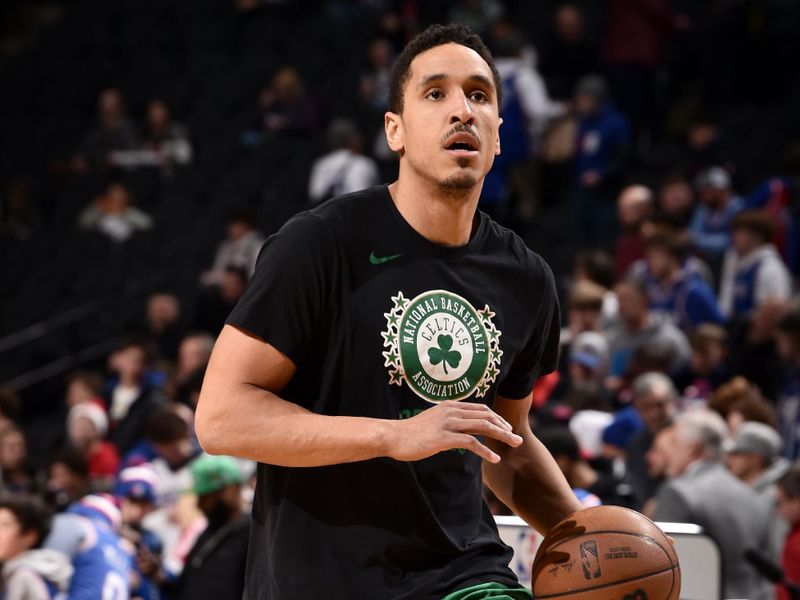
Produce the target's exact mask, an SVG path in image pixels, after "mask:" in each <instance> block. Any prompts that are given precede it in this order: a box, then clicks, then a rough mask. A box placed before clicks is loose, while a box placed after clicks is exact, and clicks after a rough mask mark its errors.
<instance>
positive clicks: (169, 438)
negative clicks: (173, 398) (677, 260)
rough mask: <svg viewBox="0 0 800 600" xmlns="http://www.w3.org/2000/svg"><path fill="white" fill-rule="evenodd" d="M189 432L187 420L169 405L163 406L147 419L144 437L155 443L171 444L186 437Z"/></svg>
mask: <svg viewBox="0 0 800 600" xmlns="http://www.w3.org/2000/svg"><path fill="white" fill-rule="evenodd" d="M188 434H189V426H188V425H187V424H186V421H184V420H183V419H182V418H181V417H180V416H178V415H176V414H175V413H174V412H173V411H171V410H170V409H169V407H166V406H161V407H159V408H158V409H156V410H155V411H153V413H152V414H151V415H150V417H149V418H148V419H147V423H146V425H145V434H144V437H145V439H146V440H149V441H151V442H153V443H154V444H170V443H172V442H177V441H179V440H183V439H185V438H186V436H187V435H188Z"/></svg>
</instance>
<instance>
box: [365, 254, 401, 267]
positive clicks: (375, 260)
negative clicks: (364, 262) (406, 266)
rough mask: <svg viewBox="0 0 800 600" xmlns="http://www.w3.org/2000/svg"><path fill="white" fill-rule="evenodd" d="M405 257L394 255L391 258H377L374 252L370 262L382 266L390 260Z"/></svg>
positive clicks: (370, 256)
mask: <svg viewBox="0 0 800 600" xmlns="http://www.w3.org/2000/svg"><path fill="white" fill-rule="evenodd" d="M401 256H403V255H402V254H392V255H391V256H375V253H374V252H372V253H370V255H369V262H371V263H372V264H373V265H382V264H383V263H387V262H389V261H390V260H394V259H395V258H400V257H401Z"/></svg>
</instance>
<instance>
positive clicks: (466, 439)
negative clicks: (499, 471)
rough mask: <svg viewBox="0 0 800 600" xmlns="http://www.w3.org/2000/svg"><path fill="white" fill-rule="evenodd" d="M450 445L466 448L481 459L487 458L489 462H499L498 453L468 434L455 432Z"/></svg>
mask: <svg viewBox="0 0 800 600" xmlns="http://www.w3.org/2000/svg"><path fill="white" fill-rule="evenodd" d="M452 447H453V448H462V449H464V450H468V451H470V452H472V453H473V454H476V455H477V456H479V457H481V458H482V459H483V460H488V461H489V462H490V463H494V464H497V463H499V462H500V456H499V455H498V454H495V453H494V452H492V451H491V450H490V449H489V448H488V447H486V446H484V445H483V444H481V443H480V442H479V441H478V439H477V438H476V437H474V436H471V435H468V434H463V433H460V434H455V435H454V436H453V444H452Z"/></svg>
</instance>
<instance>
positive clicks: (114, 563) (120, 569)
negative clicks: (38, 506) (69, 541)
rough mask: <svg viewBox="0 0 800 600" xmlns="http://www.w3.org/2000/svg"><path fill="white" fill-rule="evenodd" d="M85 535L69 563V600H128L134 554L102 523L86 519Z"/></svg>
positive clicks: (83, 518)
mask: <svg viewBox="0 0 800 600" xmlns="http://www.w3.org/2000/svg"><path fill="white" fill-rule="evenodd" d="M78 518H80V519H82V520H83V521H84V523H83V524H84V526H85V527H86V530H87V536H86V538H85V540H84V543H83V544H82V546H81V548H79V550H78V554H77V555H76V556H75V558H74V559H73V561H72V566H73V567H74V568H75V572H74V574H73V576H72V583H71V584H70V588H69V600H128V598H129V593H128V589H129V584H130V576H131V568H132V566H133V555H132V554H131V552H129V551H128V550H127V549H126V548H125V546H123V542H122V539H121V538H120V537H119V535H117V534H116V533H114V531H112V529H111V527H109V526H108V525H106V524H105V523H102V522H98V521H95V520H92V519H88V518H86V517H78Z"/></svg>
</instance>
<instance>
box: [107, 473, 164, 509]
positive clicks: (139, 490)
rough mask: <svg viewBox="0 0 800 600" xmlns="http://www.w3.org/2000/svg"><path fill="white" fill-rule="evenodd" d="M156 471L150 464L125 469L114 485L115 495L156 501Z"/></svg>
mask: <svg viewBox="0 0 800 600" xmlns="http://www.w3.org/2000/svg"><path fill="white" fill-rule="evenodd" d="M156 481H157V477H156V473H155V471H154V470H153V468H152V467H150V466H149V465H140V466H137V467H129V468H127V469H123V470H122V472H121V473H120V474H119V479H118V480H117V484H116V485H115V486H114V497H116V498H129V499H132V500H143V501H145V502H151V503H153V504H155V502H156Z"/></svg>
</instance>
